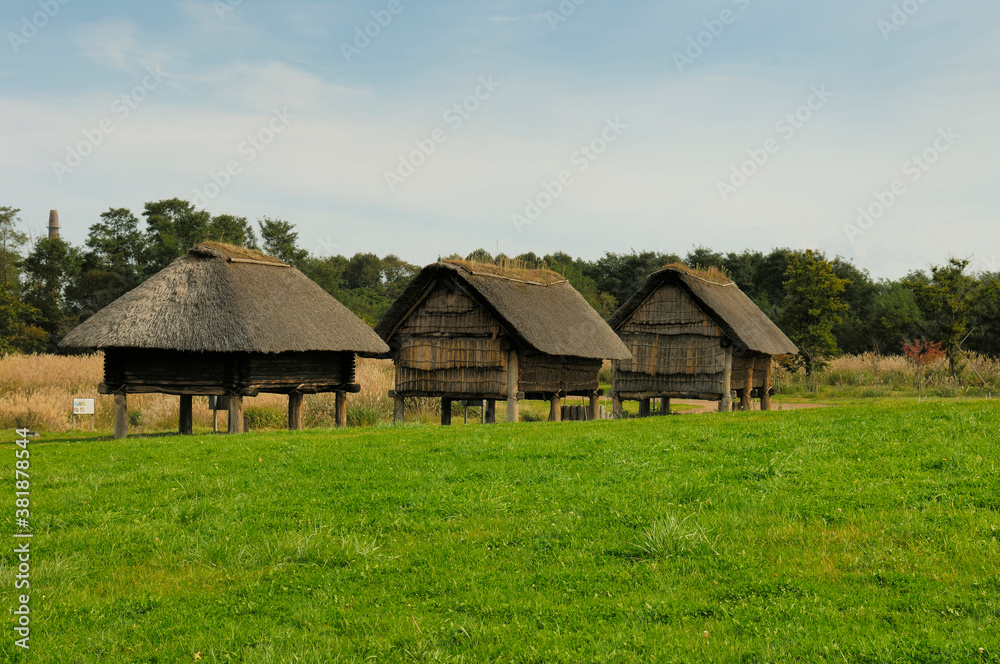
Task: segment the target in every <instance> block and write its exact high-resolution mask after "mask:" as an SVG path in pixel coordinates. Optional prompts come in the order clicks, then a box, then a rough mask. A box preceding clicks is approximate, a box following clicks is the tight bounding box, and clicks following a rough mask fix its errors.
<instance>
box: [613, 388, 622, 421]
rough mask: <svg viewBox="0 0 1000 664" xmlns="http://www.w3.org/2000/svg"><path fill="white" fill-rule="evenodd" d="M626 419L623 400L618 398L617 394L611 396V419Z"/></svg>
mask: <svg viewBox="0 0 1000 664" xmlns="http://www.w3.org/2000/svg"><path fill="white" fill-rule="evenodd" d="M624 417H625V408H624V407H623V406H622V400H621V399H619V398H618V395H617V394H613V395H612V396H611V419H613V420H620V419H623V418H624Z"/></svg>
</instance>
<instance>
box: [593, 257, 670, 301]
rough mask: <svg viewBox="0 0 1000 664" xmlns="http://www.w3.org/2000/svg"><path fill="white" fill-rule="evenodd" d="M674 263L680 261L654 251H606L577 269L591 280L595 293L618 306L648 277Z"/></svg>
mask: <svg viewBox="0 0 1000 664" xmlns="http://www.w3.org/2000/svg"><path fill="white" fill-rule="evenodd" d="M677 262H680V258H679V257H678V256H676V255H675V254H661V253H658V252H655V251H644V252H642V253H636V252H634V251H633V252H632V253H631V254H615V253H611V252H608V253H606V254H604V256H602V257H601V258H599V259H598V260H596V261H594V262H593V263H588V264H586V265H585V266H581V268H582V271H583V273H584V274H585V275H586V276H588V277H590V278H591V279H593V280H594V284H595V286H596V288H597V290H598V292H602V293H608V294H610V295H611V296H612V297H614V298H615V302H617V303H618V304H619V305H622V304H624V303H625V301H626V300H628V299H629V298H630V297H632V294H633V293H635V292H636V291H637V290H639V288H640V287H641V286H642V285H643V284H644V283H645V282H646V279H647V278H648V277H649V275H651V274H652V273H653V272H656V271H657V270H659V269H660V268H662V267H663V266H664V265H667V264H668V263H677Z"/></svg>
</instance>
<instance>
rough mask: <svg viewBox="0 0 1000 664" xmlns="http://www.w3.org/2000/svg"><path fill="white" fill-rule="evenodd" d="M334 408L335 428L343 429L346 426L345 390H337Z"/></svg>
mask: <svg viewBox="0 0 1000 664" xmlns="http://www.w3.org/2000/svg"><path fill="white" fill-rule="evenodd" d="M334 409H335V411H336V414H337V428H338V429H343V428H344V427H346V426H347V392H337V398H336V400H335V401H334Z"/></svg>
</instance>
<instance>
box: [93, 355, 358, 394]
mask: <svg viewBox="0 0 1000 664" xmlns="http://www.w3.org/2000/svg"><path fill="white" fill-rule="evenodd" d="M354 375H355V356H354V353H332V352H331V353H327V352H311V353H277V354H263V353H186V352H180V351H167V350H143V349H120V348H119V349H115V348H111V349H108V350H107V351H106V352H105V355H104V382H105V384H106V385H107V386H108V388H109V389H111V390H117V389H118V388H120V387H122V386H123V385H124V386H125V391H126V392H132V393H137V392H163V393H165V394H226V393H228V392H231V391H237V392H238V391H240V390H242V389H246V388H256V389H258V390H259V391H261V392H277V393H287V392H290V391H292V390H295V389H297V388H300V387H305V388H306V389H305V391H309V390H308V388H309V387H310V386H317V387H321V386H326V387H330V386H333V385H339V384H349V383H353V382H354Z"/></svg>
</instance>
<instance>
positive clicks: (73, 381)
mask: <svg viewBox="0 0 1000 664" xmlns="http://www.w3.org/2000/svg"><path fill="white" fill-rule="evenodd" d="M103 372H104V356H103V354H102V353H94V354H92V355H79V356H60V355H8V356H6V357H3V358H0V428H6V429H12V428H15V427H24V426H27V427H30V428H32V429H36V430H42V431H70V430H71V429H72V428H73V423H72V414H73V399H74V398H92V399H96V411H97V412H96V420H95V426H96V428H97V429H98V430H110V429H112V428H113V406H114V400H113V399H112V398H111V397H110V396H106V395H101V394H98V393H97V385H98V383H99V382H100V381H101V377H102V376H103ZM357 381H358V383H360V384H361V392H360V393H359V394H351V395H349V396H348V424H351V425H372V424H377V423H379V422H386V421H389V420H390V419H391V417H392V402H391V401H390V400H389V399H388V397H387V396H386V395H387V392H388V391H389V390H391V389H392V385H393V370H392V362H390V361H388V360H370V359H365V358H359V359H358V367H357ZM244 404H245V411H246V415H247V418H248V419H249V421H250V426H251V428H255V429H278V428H283V427H285V426H286V424H287V420H286V417H287V415H286V413H287V405H288V400H287V397H285V396H283V395H278V394H262V395H261V396H259V397H256V398H253V399H246V400H245V401H244ZM128 407H129V420H130V423H129V430H130V432H135V433H144V432H154V431H170V430H172V429H176V427H177V419H178V410H179V399H178V398H177V397H175V396H170V395H165V394H139V395H132V396H129V400H128ZM412 407H413V409H414V410H413V413H412V416H413V417H417V418H419V419H424V418H425V417H428V418H429V417H432V416H433V413H432V412H425V411H427V410H428V408H432V407H433V404H427V403H419V402H418V403H414V404H412ZM408 416H411V414H410V413H408ZM225 417H226V416H225V413H221V414H220V415H219V426H220V427H221V428H223V429H224V428H225V426H226V423H225ZM334 419H335V415H334V396H333V395H332V394H317V395H308V396H306V398H305V421H306V425H307V426H309V427H315V428H321V427H332V426H333V425H334ZM194 425H195V427H196V428H201V429H211V428H212V411H210V410H209V409H208V400H207V399H206V398H205V397H200V398H196V399H195V408H194ZM77 426H78V428H89V427H90V418H89V417H83V418H81V419H80V421H79V422H78V423H77Z"/></svg>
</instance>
